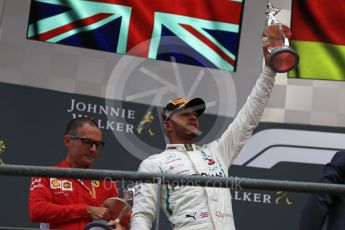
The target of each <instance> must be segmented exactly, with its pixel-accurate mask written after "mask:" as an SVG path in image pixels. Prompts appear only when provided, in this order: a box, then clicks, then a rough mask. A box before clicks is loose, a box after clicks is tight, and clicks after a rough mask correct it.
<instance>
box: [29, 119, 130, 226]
mask: <svg viewBox="0 0 345 230" xmlns="http://www.w3.org/2000/svg"><path fill="white" fill-rule="evenodd" d="M64 143H65V146H66V148H67V157H66V159H65V160H63V161H62V162H60V163H59V164H58V165H56V166H55V167H59V168H84V169H88V168H90V167H91V165H92V164H93V162H94V161H95V160H96V158H97V157H98V155H99V153H100V150H101V148H102V147H103V146H104V142H103V141H102V132H101V130H100V129H99V127H98V126H97V124H96V123H95V122H94V121H93V120H92V119H90V118H86V117H79V118H76V119H73V120H72V121H70V122H69V124H68V125H67V129H66V132H65V136H64ZM117 196H118V192H117V187H116V184H115V183H113V182H111V181H98V180H86V179H82V180H80V179H68V178H67V179H64V178H44V177H34V178H32V180H31V186H30V194H29V216H30V219H31V220H32V221H33V222H41V228H44V229H47V228H50V229H67V230H68V229H71V230H72V229H73V230H76V229H83V228H84V226H85V225H86V224H88V223H90V222H92V221H93V220H109V219H110V215H109V210H108V209H107V208H105V207H102V206H101V204H102V203H103V201H104V200H106V199H107V198H110V197H117ZM115 229H117V230H121V229H125V228H123V227H122V226H121V225H118V224H117V225H116V228H115Z"/></svg>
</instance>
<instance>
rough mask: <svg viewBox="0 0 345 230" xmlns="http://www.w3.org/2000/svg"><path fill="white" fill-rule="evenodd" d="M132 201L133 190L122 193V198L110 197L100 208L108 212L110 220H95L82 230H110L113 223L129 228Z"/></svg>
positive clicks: (112, 227)
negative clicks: (104, 208)
mask: <svg viewBox="0 0 345 230" xmlns="http://www.w3.org/2000/svg"><path fill="white" fill-rule="evenodd" d="M132 201H133V190H131V189H128V190H125V191H124V192H123V198H119V197H111V198H108V199H106V200H105V201H103V203H102V206H103V207H106V208H107V209H108V210H109V216H110V219H108V220H95V221H93V222H91V223H90V224H88V225H86V226H85V227H84V230H112V229H114V226H115V223H116V224H121V225H122V226H123V227H124V228H125V229H128V228H129V225H130V218H131V214H132V207H131V204H130V203H132Z"/></svg>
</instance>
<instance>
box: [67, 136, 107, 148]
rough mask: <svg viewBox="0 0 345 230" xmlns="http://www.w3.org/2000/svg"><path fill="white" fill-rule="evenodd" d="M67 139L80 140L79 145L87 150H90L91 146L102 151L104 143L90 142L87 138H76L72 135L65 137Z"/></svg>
mask: <svg viewBox="0 0 345 230" xmlns="http://www.w3.org/2000/svg"><path fill="white" fill-rule="evenodd" d="M66 136H68V137H70V138H71V139H73V140H81V143H82V144H83V145H85V146H87V147H89V148H91V147H92V146H93V145H95V146H96V149H102V148H103V147H104V145H105V143H104V142H103V141H94V140H91V139H89V138H82V137H77V136H73V135H66Z"/></svg>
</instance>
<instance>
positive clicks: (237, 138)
mask: <svg viewBox="0 0 345 230" xmlns="http://www.w3.org/2000/svg"><path fill="white" fill-rule="evenodd" d="M275 74H276V73H275V72H274V71H272V70H271V69H270V68H269V67H266V66H265V67H264V69H263V72H262V73H261V74H260V77H259V78H258V80H257V81H256V83H255V86H254V88H253V90H252V92H251V93H250V95H249V96H248V98H247V101H246V103H245V104H244V106H243V107H242V109H241V110H240V111H239V113H238V114H237V116H236V117H235V119H234V120H233V122H232V123H231V124H230V125H229V127H228V128H227V129H226V130H225V132H224V133H223V134H222V136H221V137H220V138H219V139H218V140H215V141H213V142H211V143H210V144H209V145H210V146H211V148H214V149H215V153H216V154H217V155H218V156H220V157H221V158H222V159H223V161H224V163H225V164H226V167H227V168H229V167H230V165H231V163H232V162H233V160H234V159H235V158H236V157H237V155H238V153H239V152H240V150H241V148H242V146H243V145H244V143H245V142H246V141H247V139H248V138H249V137H250V136H251V135H252V133H253V130H254V129H255V128H256V127H257V125H258V124H259V121H260V118H261V116H262V113H263V111H264V109H265V107H266V105H267V102H268V100H269V97H270V95H271V92H272V89H273V86H274V81H275V78H274V77H275Z"/></svg>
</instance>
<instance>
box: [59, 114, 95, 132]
mask: <svg viewBox="0 0 345 230" xmlns="http://www.w3.org/2000/svg"><path fill="white" fill-rule="evenodd" d="M84 124H89V125H91V126H94V127H97V128H99V127H98V125H97V123H96V122H95V120H93V119H91V118H89V117H77V118H74V119H73V120H71V121H70V122H68V125H67V127H66V131H65V135H67V134H70V135H71V134H73V135H75V133H76V131H77V129H79V128H80V127H82V126H83V125H84Z"/></svg>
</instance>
